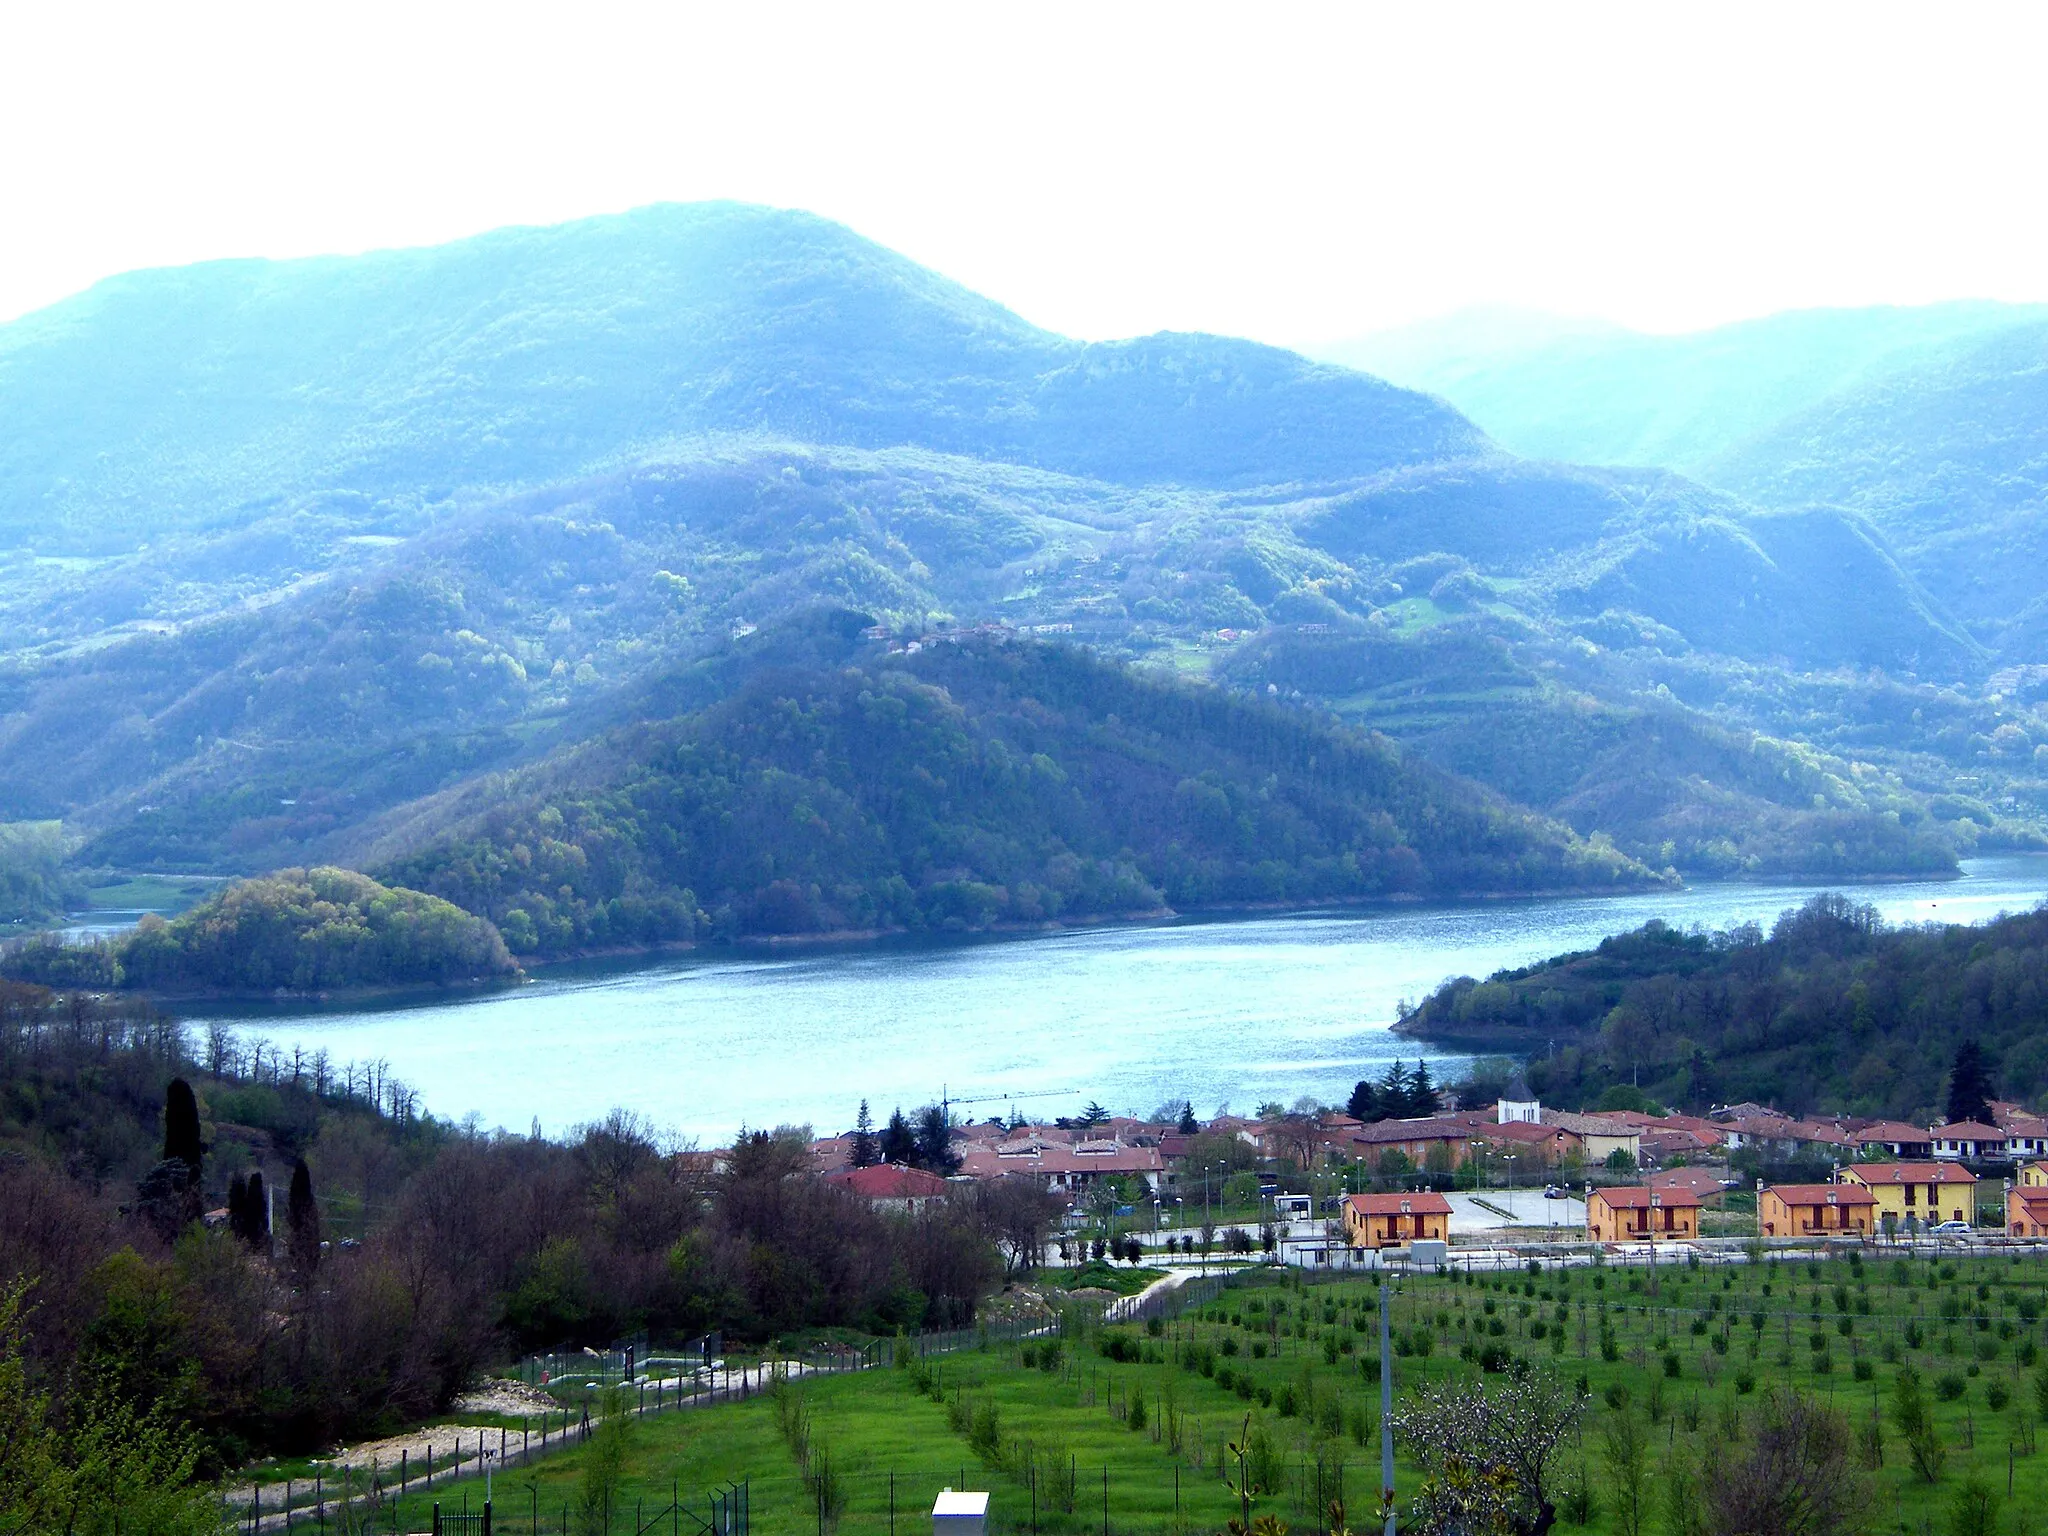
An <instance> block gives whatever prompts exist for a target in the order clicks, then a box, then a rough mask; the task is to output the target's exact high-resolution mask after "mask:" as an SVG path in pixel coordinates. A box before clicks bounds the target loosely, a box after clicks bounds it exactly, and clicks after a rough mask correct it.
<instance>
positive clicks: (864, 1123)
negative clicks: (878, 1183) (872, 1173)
mask: <svg viewBox="0 0 2048 1536" xmlns="http://www.w3.org/2000/svg"><path fill="white" fill-rule="evenodd" d="M881 1158H882V1152H881V1148H880V1147H879V1146H877V1145H876V1144H875V1117H874V1116H873V1115H871V1114H869V1113H868V1101H867V1100H866V1099H862V1100H861V1101H860V1113H859V1114H857V1115H855V1116H854V1117H853V1166H854V1167H856V1168H872V1167H874V1165H875V1164H876V1163H878V1162H880V1161H881Z"/></svg>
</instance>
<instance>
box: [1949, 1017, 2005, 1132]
mask: <svg viewBox="0 0 2048 1536" xmlns="http://www.w3.org/2000/svg"><path fill="white" fill-rule="evenodd" d="M1995 1091H1996V1088H1995V1085H1994V1084H1993V1083H1992V1081H1991V1062H1990V1060H1989V1059H1988V1058H1987V1057H1986V1056H1985V1054H1984V1047H1983V1046H1982V1045H1980V1044H1978V1043H1977V1040H1976V1038H1975V1037H1974V1036H1972V1037H1971V1038H1970V1039H1967V1040H1965V1041H1964V1042H1963V1043H1962V1044H1961V1045H1959V1046H1957V1047H1956V1059H1955V1063H1954V1065H1953V1066H1951V1067H1950V1068H1949V1073H1948V1118H1949V1120H1950V1122H1951V1123H1956V1122H1960V1121H1964V1120H1975V1121H1978V1122H1980V1123H1982V1122H1986V1121H1989V1120H1990V1118H1991V1102H1990V1101H1991V1095H1992V1094H1993V1093H1994V1092H1995Z"/></svg>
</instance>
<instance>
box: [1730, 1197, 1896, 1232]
mask: <svg viewBox="0 0 2048 1536" xmlns="http://www.w3.org/2000/svg"><path fill="white" fill-rule="evenodd" d="M1876 1213H1877V1196H1876V1195H1874V1194H1872V1193H1871V1192H1870V1191H1869V1190H1867V1189H1865V1188H1864V1187H1863V1186H1862V1185H1861V1184H1767V1185H1765V1186H1764V1192H1763V1193H1762V1194H1761V1195H1759V1196H1758V1197H1757V1202H1756V1229H1757V1232H1758V1233H1759V1234H1760V1235H1762V1236H1764V1237H1817V1236H1819V1235H1821V1234H1822V1233H1833V1234H1836V1235H1839V1236H1853V1237H1868V1236H1869V1235H1870V1230H1871V1227H1872V1226H1873V1224H1874V1223H1875V1221H1876V1219H1877V1218H1876Z"/></svg>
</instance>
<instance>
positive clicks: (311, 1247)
mask: <svg viewBox="0 0 2048 1536" xmlns="http://www.w3.org/2000/svg"><path fill="white" fill-rule="evenodd" d="M285 1227H286V1233H287V1236H286V1240H285V1251H286V1253H287V1254H289V1255H290V1257H291V1262H292V1270H293V1272H294V1273H295V1274H297V1275H298V1276H299V1278H300V1279H301V1280H306V1279H309V1278H311V1276H312V1274H313V1271H314V1270H315V1269H317V1268H319V1267H320V1207H319V1206H318V1205H317V1204H316V1203H315V1202H314V1199H313V1174H312V1170H311V1169H309V1168H307V1166H306V1160H305V1159H304V1158H300V1159H298V1160H297V1161H296V1162H294V1163H293V1164H292V1182H291V1189H290V1192H289V1193H288V1194H287V1196H286V1198H285Z"/></svg>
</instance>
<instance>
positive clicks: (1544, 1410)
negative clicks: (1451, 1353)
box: [1394, 1370, 1586, 1536]
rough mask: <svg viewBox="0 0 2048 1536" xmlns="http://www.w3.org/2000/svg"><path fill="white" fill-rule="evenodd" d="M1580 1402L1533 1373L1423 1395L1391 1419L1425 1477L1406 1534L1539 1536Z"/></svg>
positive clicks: (1573, 1391)
mask: <svg viewBox="0 0 2048 1536" xmlns="http://www.w3.org/2000/svg"><path fill="white" fill-rule="evenodd" d="M1585 1404H1586V1398H1585V1395H1584V1394H1583V1393H1581V1392H1580V1391H1578V1390H1577V1388H1575V1387H1570V1386H1567V1385H1566V1384H1565V1383H1564V1382H1563V1381H1561V1380H1559V1379H1558V1378H1555V1377H1552V1376H1549V1375H1546V1374H1544V1373H1541V1372H1538V1371H1533V1370H1531V1371H1525V1372H1523V1373H1522V1374H1519V1375H1516V1376H1513V1377H1510V1378H1509V1379H1508V1380H1507V1382H1505V1383H1504V1384H1503V1385H1501V1386H1498V1387H1491V1388H1489V1387H1485V1386H1479V1385H1473V1384H1467V1383H1455V1384H1445V1385H1442V1386H1426V1387H1424V1388H1422V1389H1421V1390H1420V1391H1418V1392H1417V1393H1416V1394H1415V1399H1414V1406H1413V1407H1410V1408H1408V1409H1406V1410H1404V1411H1403V1412H1401V1413H1399V1414H1398V1415H1396V1417H1395V1419H1394V1433H1395V1434H1396V1435H1397V1436H1399V1437H1400V1438H1401V1440H1402V1441H1403V1442H1404V1443H1406V1445H1407V1446H1408V1448H1409V1453H1410V1454H1411V1455H1413V1456H1414V1458H1415V1459H1416V1461H1417V1462H1418V1463H1419V1464H1420V1466H1421V1468H1422V1474H1423V1484H1422V1487H1421V1489H1420V1490H1419V1491H1418V1493H1417V1494H1416V1500H1415V1512H1414V1520H1413V1521H1412V1523H1411V1524H1410V1525H1409V1526H1408V1527H1407V1528H1408V1529H1409V1530H1410V1531H1412V1532H1415V1533H1416V1536H1462V1533H1464V1532H1480V1531H1500V1532H1505V1533H1513V1536H1542V1533H1544V1532H1547V1531H1548V1530H1550V1528H1551V1527H1552V1526H1553V1525H1555V1524H1556V1523H1557V1506H1556V1503H1555V1501H1554V1499H1553V1497H1552V1495H1553V1492H1554V1489H1553V1487H1552V1480H1553V1464H1554V1462H1555V1460H1556V1457H1557V1454H1558V1452H1559V1450H1560V1448H1561V1447H1562V1446H1563V1445H1564V1443H1565V1440H1566V1438H1567V1437H1568V1436H1569V1435H1570V1434H1571V1431H1572V1428H1573V1426H1575V1425H1576V1424H1577V1423H1578V1421H1579V1415H1580V1414H1581V1413H1582V1412H1584V1410H1585Z"/></svg>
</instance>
